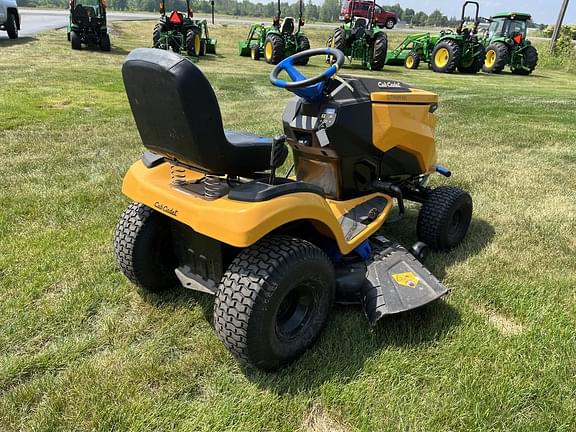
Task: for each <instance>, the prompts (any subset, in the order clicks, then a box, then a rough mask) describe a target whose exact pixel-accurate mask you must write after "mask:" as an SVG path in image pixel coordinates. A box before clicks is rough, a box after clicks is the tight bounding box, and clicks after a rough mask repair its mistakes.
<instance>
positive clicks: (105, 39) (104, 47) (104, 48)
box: [100, 33, 112, 51]
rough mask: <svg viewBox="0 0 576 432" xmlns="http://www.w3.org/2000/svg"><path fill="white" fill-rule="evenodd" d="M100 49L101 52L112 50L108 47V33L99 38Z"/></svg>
mask: <svg viewBox="0 0 576 432" xmlns="http://www.w3.org/2000/svg"><path fill="white" fill-rule="evenodd" d="M100 49H101V50H102V51H110V50H111V49H112V47H111V46H110V35H108V33H102V35H101V36H100Z"/></svg>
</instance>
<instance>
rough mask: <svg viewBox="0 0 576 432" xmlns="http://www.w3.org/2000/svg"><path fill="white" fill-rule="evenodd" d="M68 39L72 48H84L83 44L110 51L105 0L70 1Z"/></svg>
mask: <svg viewBox="0 0 576 432" xmlns="http://www.w3.org/2000/svg"><path fill="white" fill-rule="evenodd" d="M68 6H69V10H70V17H69V20H68V41H69V42H70V44H71V46H72V49H74V50H79V49H82V44H84V45H88V46H89V47H92V46H99V47H100V49H101V50H102V51H110V49H111V47H110V36H109V35H108V28H107V26H106V1H105V0H70V2H69V3H68Z"/></svg>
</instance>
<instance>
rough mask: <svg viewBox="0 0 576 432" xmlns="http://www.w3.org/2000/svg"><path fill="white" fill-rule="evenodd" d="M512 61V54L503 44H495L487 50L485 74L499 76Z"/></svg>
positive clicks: (483, 68)
mask: <svg viewBox="0 0 576 432" xmlns="http://www.w3.org/2000/svg"><path fill="white" fill-rule="evenodd" d="M509 61H510V52H509V51H508V47H507V46H506V44H505V43H503V42H494V43H493V44H491V45H488V48H486V60H485V61H484V66H483V67H482V70H483V71H484V72H485V73H493V74H499V73H500V72H502V71H503V70H504V68H505V67H506V65H507V64H508V62H509Z"/></svg>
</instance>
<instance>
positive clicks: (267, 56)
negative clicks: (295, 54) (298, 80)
mask: <svg viewBox="0 0 576 432" xmlns="http://www.w3.org/2000/svg"><path fill="white" fill-rule="evenodd" d="M283 58H284V39H282V37H281V36H279V35H277V34H271V35H268V37H267V38H266V42H264V60H266V63H268V64H273V65H276V64H278V63H280V62H281V61H282V59H283Z"/></svg>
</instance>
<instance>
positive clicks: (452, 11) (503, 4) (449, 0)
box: [376, 0, 576, 24]
mask: <svg viewBox="0 0 576 432" xmlns="http://www.w3.org/2000/svg"><path fill="white" fill-rule="evenodd" d="M376 3H378V4H395V3H400V6H402V8H404V9H405V8H412V9H414V10H416V11H418V10H423V11H424V12H426V13H430V12H432V11H433V10H434V9H440V10H441V11H442V12H443V13H444V15H447V16H449V17H451V16H457V17H459V16H460V14H461V11H462V4H463V1H462V0H398V1H395V0H376ZM479 3H480V16H483V17H488V16H490V15H493V14H495V13H496V12H506V11H513V12H526V13H529V14H531V15H532V18H533V19H534V21H535V22H537V23H544V24H553V23H555V22H556V19H557V18H558V12H559V11H560V6H561V5H562V0H545V1H542V0H508V1H505V0H484V1H483V0H479ZM564 23H565V24H576V0H572V1H571V2H570V3H568V10H567V11H566V16H565V17H564Z"/></svg>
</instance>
